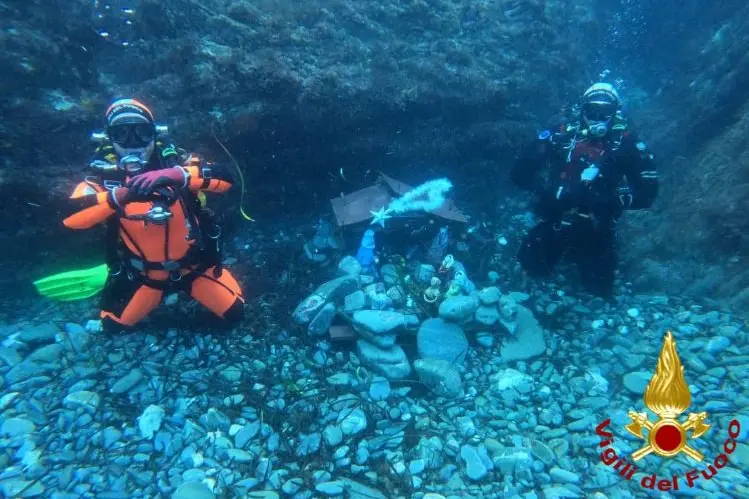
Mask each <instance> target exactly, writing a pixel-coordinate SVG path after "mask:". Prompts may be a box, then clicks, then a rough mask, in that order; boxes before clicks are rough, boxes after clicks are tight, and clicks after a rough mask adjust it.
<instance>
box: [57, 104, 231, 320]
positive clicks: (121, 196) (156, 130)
mask: <svg viewBox="0 0 749 499" xmlns="http://www.w3.org/2000/svg"><path fill="white" fill-rule="evenodd" d="M106 120H107V128H106V132H105V133H102V134H94V136H95V138H98V139H99V140H100V141H101V144H100V145H99V147H98V148H97V149H96V153H95V156H94V159H93V161H91V162H90V164H89V167H90V168H91V169H92V170H94V171H96V172H97V173H96V175H93V176H90V177H86V179H85V181H84V182H81V183H80V184H78V186H77V187H76V189H75V191H74V193H73V194H72V196H71V199H72V200H73V201H74V204H75V205H76V209H77V210H78V211H76V212H74V213H73V214H71V215H70V216H68V217H67V218H65V220H64V221H63V223H64V224H65V226H66V227H68V228H71V229H88V228H90V227H92V226H94V225H96V224H99V223H101V222H106V224H107V236H106V238H107V264H108V267H109V272H110V274H109V277H108V279H107V282H106V285H105V287H104V290H103V293H102V303H101V308H102V311H101V319H102V326H103V328H104V330H112V329H124V328H127V327H130V326H133V325H135V324H137V323H138V322H140V321H141V320H142V319H143V318H145V317H146V316H147V315H148V314H149V313H150V312H151V311H152V310H154V309H155V308H156V307H157V306H158V305H159V304H160V302H161V299H162V297H163V296H164V293H165V292H172V291H178V290H180V291H185V292H187V293H189V294H190V296H192V297H193V298H194V299H195V300H197V301H198V302H199V303H201V304H202V305H204V306H205V307H206V308H208V309H209V310H210V311H211V312H213V313H214V314H215V315H216V316H218V317H221V318H222V319H224V321H225V323H226V324H227V325H233V324H236V323H238V322H239V321H240V320H241V319H242V317H243V311H244V298H243V296H242V291H241V289H240V287H239V284H238V283H237V281H236V280H235V279H234V277H232V275H231V274H230V273H229V271H228V270H226V269H224V268H223V267H222V265H221V252H220V244H219V237H220V235H221V229H220V227H219V226H218V225H216V223H215V222H214V220H213V214H212V212H211V211H210V210H208V209H206V208H204V206H203V203H202V200H203V199H204V197H203V195H202V193H201V192H202V191H207V192H216V193H221V192H226V191H227V190H228V189H229V188H230V187H231V177H230V176H229V175H228V172H226V171H223V169H222V168H220V167H219V166H217V165H203V164H201V162H200V160H199V159H198V158H197V157H195V156H192V155H190V156H187V155H186V154H184V151H181V152H180V151H178V150H177V149H176V148H175V147H174V146H173V145H172V144H171V143H169V142H168V141H167V140H165V139H164V137H162V135H163V131H164V129H165V127H161V126H157V125H156V124H155V122H154V118H153V114H152V113H151V111H150V110H149V109H148V108H147V107H146V106H145V105H143V104H142V103H140V102H138V101H136V100H134V99H121V100H117V101H115V102H114V103H113V104H112V105H111V106H110V107H109V109H107V112H106Z"/></svg>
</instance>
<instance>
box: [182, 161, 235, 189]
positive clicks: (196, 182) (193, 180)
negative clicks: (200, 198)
mask: <svg viewBox="0 0 749 499" xmlns="http://www.w3.org/2000/svg"><path fill="white" fill-rule="evenodd" d="M182 168H183V170H184V171H185V172H186V173H187V175H188V181H187V188H188V189H190V190H191V191H193V192H197V191H208V192H217V193H222V192H226V191H228V190H229V189H230V188H231V185H232V184H231V182H230V181H229V178H228V176H225V175H223V172H221V170H219V169H214V168H208V167H200V166H186V167H182ZM208 172H210V177H207V176H206V173H208Z"/></svg>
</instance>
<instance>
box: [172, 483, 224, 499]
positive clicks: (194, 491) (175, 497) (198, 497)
mask: <svg viewBox="0 0 749 499" xmlns="http://www.w3.org/2000/svg"><path fill="white" fill-rule="evenodd" d="M215 497H216V494H214V493H213V491H211V489H209V488H208V486H207V485H206V484H204V483H202V482H187V483H183V484H182V485H180V486H179V487H177V490H175V491H174V494H172V499H215Z"/></svg>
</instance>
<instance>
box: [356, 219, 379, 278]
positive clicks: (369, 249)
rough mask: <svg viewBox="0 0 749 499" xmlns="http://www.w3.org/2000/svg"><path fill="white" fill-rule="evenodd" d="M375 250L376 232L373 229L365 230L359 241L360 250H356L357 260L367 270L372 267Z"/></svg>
mask: <svg viewBox="0 0 749 499" xmlns="http://www.w3.org/2000/svg"><path fill="white" fill-rule="evenodd" d="M374 252H375V233H374V231H373V230H372V229H367V230H366V231H364V235H363V236H362V238H361V243H359V251H357V252H356V261H357V262H359V264H360V265H361V266H362V269H363V270H364V271H365V272H368V271H369V270H371V268H372V263H373V262H374Z"/></svg>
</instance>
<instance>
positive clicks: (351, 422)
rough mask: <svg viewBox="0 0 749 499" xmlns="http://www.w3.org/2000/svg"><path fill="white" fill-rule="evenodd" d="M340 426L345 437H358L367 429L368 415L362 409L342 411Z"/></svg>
mask: <svg viewBox="0 0 749 499" xmlns="http://www.w3.org/2000/svg"><path fill="white" fill-rule="evenodd" d="M338 424H339V425H340V427H341V431H342V432H343V434H344V435H347V436H351V435H356V434H357V433H360V432H362V431H364V429H365V428H366V427H367V415H366V414H365V413H364V411H363V410H361V409H358V408H357V409H354V410H348V411H342V412H341V414H339V416H338Z"/></svg>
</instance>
